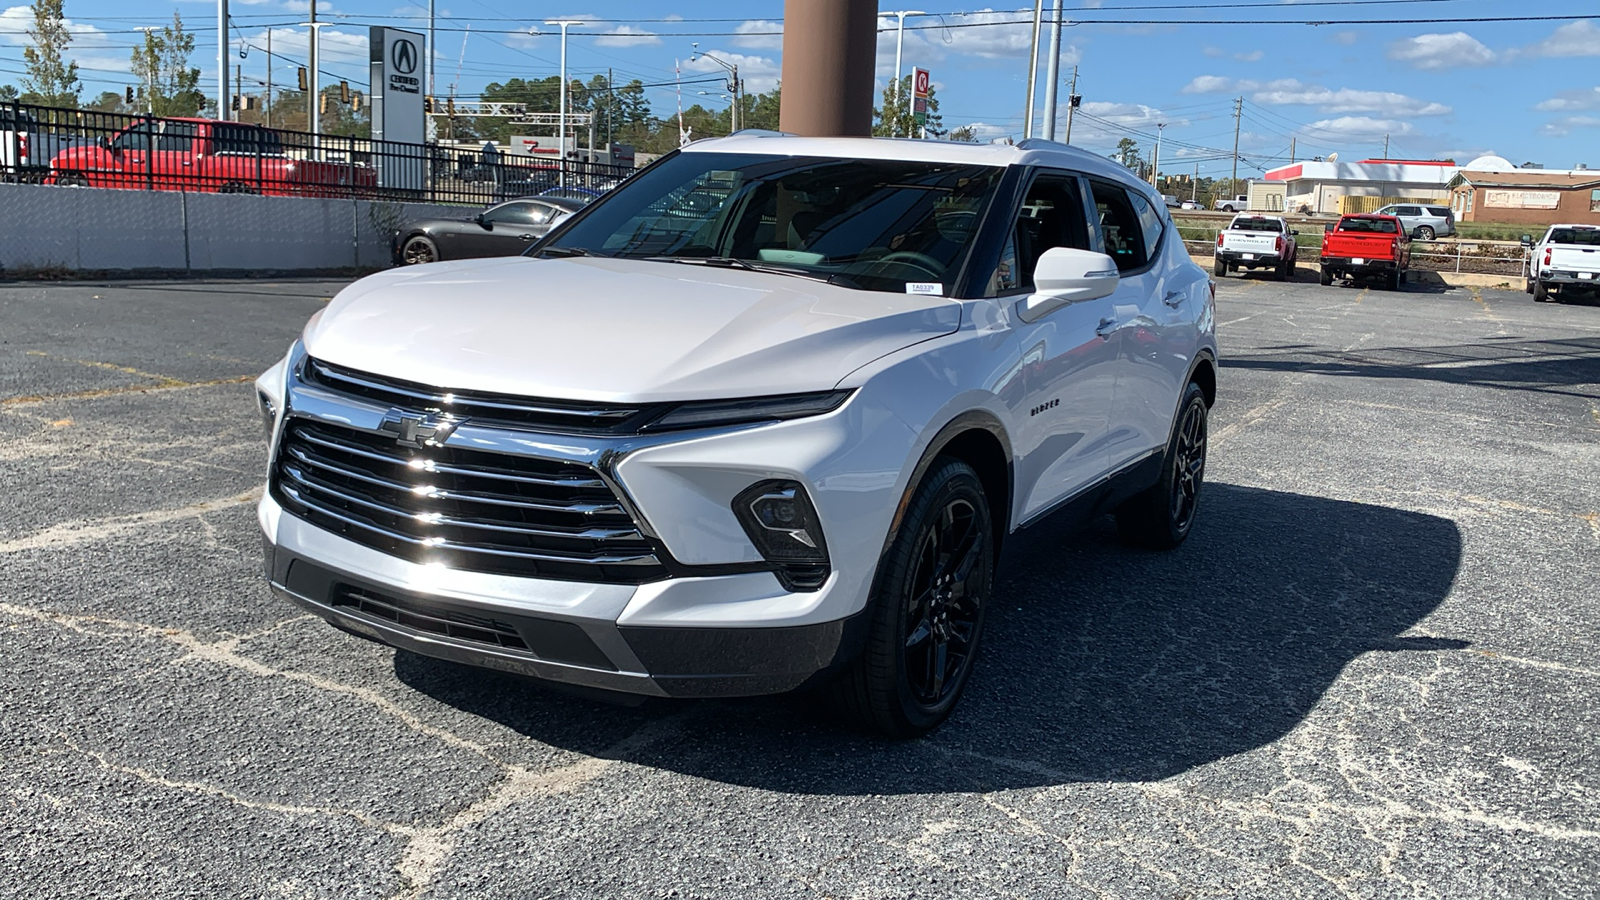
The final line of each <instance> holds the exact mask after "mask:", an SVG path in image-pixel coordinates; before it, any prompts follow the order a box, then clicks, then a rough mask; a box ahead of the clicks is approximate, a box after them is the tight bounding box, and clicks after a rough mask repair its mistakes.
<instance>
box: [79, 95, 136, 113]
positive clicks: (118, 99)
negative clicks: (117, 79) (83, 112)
mask: <svg viewBox="0 0 1600 900" xmlns="http://www.w3.org/2000/svg"><path fill="white" fill-rule="evenodd" d="M83 108H84V109H88V110H93V111H94V112H105V113H128V112H137V111H138V110H135V109H129V108H128V104H127V103H126V102H125V101H124V99H123V95H122V94H121V93H120V92H118V91H102V92H101V93H100V96H98V97H96V98H94V100H93V101H92V102H90V103H88V104H86V105H85V106H84V107H83Z"/></svg>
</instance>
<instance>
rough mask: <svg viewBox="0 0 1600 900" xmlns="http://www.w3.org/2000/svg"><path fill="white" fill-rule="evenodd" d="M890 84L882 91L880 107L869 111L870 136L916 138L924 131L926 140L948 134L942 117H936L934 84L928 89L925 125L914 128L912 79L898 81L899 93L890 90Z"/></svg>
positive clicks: (936, 104)
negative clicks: (871, 134) (871, 124)
mask: <svg viewBox="0 0 1600 900" xmlns="http://www.w3.org/2000/svg"><path fill="white" fill-rule="evenodd" d="M893 87H894V86H893V85H892V84H891V85H890V86H888V87H885V88H884V89H883V105H882V106H879V107H878V108H876V109H874V110H873V111H872V115H873V118H874V119H875V120H876V121H875V122H874V124H873V126H872V133H873V135H875V136H877V137H890V136H894V135H900V136H902V137H916V136H918V135H919V134H921V131H922V128H924V127H925V128H926V129H927V132H928V136H929V137H944V136H945V135H946V134H947V133H948V132H946V131H945V130H944V128H943V127H942V126H943V125H944V120H943V118H941V117H940V115H939V100H938V98H937V97H936V96H934V94H935V92H934V90H933V85H929V86H928V119H927V124H926V125H925V126H919V125H917V121H916V115H915V113H914V111H913V109H912V105H913V104H912V97H911V76H910V75H907V76H905V77H903V78H901V79H900V90H899V91H895V90H893Z"/></svg>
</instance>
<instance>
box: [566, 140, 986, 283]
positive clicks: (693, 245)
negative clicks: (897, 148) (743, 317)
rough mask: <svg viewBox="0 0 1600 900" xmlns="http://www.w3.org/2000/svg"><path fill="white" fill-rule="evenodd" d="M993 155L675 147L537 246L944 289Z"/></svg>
mask: <svg viewBox="0 0 1600 900" xmlns="http://www.w3.org/2000/svg"><path fill="white" fill-rule="evenodd" d="M1000 173H1001V169H999V168H997V167H993V166H970V165H956V164H953V163H933V162H912V161H902V160H872V159H833V158H819V157H803V156H769V155H755V154H748V153H680V154H678V155H677V156H675V157H673V158H671V159H668V160H665V161H663V162H661V163H660V164H658V165H656V166H655V167H653V168H651V169H649V170H647V171H645V172H642V173H640V174H639V175H637V176H635V177H634V178H633V179H632V180H630V181H628V182H626V183H625V184H623V185H622V186H621V187H620V188H618V189H617V190H616V191H614V192H612V193H611V194H610V195H608V196H607V197H606V199H605V201H604V202H602V203H600V204H599V205H598V206H596V207H595V208H594V209H593V210H591V211H590V212H589V214H588V215H586V216H585V217H583V219H582V220H580V221H578V222H576V223H574V224H573V225H572V226H571V227H570V228H568V229H567V230H566V231H564V232H562V233H561V234H560V235H559V236H558V237H556V238H555V239H554V240H553V241H551V243H550V244H548V245H545V246H543V247H541V248H540V251H539V252H550V251H556V250H560V249H567V250H568V251H569V252H577V251H582V252H584V253H586V254H589V255H594V256H613V257H622V258H627V259H653V260H663V261H669V262H684V263H699V264H703V265H724V266H738V267H742V268H755V269H759V270H763V271H776V272H782V273H786V274H794V275H800V276H804V277H811V278H817V279H822V280H827V281H829V282H831V283H834V284H839V285H843V286H845V287H852V288H860V289H864V290H872V291H890V292H894V293H927V294H944V293H946V292H947V291H948V290H949V289H950V288H952V287H953V284H952V282H954V280H955V278H956V273H957V272H958V271H959V270H960V268H961V264H962V263H963V262H964V261H965V259H966V256H967V253H968V252H969V251H970V249H971V246H972V241H973V233H974V231H975V229H976V227H977V223H978V221H979V220H980V218H981V217H982V215H983V211H984V209H985V208H986V207H987V206H988V204H989V202H990V200H991V198H992V197H993V195H994V192H995V186H996V185H997V184H998V183H999V180H1000Z"/></svg>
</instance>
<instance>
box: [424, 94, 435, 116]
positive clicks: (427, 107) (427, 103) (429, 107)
mask: <svg viewBox="0 0 1600 900" xmlns="http://www.w3.org/2000/svg"><path fill="white" fill-rule="evenodd" d="M422 111H423V112H424V113H426V114H428V115H430V116H431V115H433V97H432V96H427V97H423V98H422Z"/></svg>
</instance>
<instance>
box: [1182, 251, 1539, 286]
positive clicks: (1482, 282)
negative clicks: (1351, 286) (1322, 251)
mask: <svg viewBox="0 0 1600 900" xmlns="http://www.w3.org/2000/svg"><path fill="white" fill-rule="evenodd" d="M1189 258H1190V259H1192V260H1194V263H1195V265H1197V266H1199V267H1200V268H1202V269H1205V270H1206V271H1207V272H1209V271H1211V264H1212V261H1213V258H1212V257H1210V256H1195V255H1193V254H1190V255H1189ZM1295 268H1297V269H1299V270H1301V271H1307V272H1320V271H1322V266H1320V265H1318V264H1317V262H1316V261H1315V260H1311V261H1305V260H1300V261H1297V262H1296V263H1295ZM1263 271H1265V270H1263ZM1408 280H1409V281H1410V282H1411V283H1413V284H1443V285H1447V286H1449V287H1501V286H1504V287H1505V288H1506V289H1507V290H1521V289H1522V286H1521V285H1520V284H1518V283H1517V282H1519V281H1521V279H1520V278H1517V277H1515V276H1511V275H1479V274H1477V273H1475V272H1435V271H1433V270H1431V269H1412V270H1411V271H1410V273H1409V275H1408Z"/></svg>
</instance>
